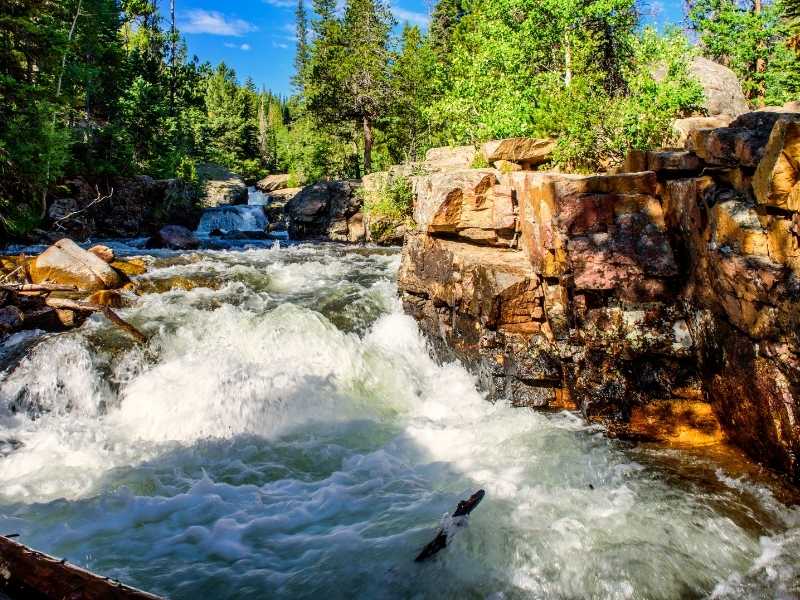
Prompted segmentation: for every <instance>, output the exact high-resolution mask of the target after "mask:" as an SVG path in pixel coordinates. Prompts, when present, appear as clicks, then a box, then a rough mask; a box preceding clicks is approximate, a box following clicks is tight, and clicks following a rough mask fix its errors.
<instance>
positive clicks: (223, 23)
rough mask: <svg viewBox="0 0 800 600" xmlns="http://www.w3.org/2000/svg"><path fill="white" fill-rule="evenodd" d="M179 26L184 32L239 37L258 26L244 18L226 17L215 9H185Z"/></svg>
mask: <svg viewBox="0 0 800 600" xmlns="http://www.w3.org/2000/svg"><path fill="white" fill-rule="evenodd" d="M180 28H181V29H182V30H183V31H184V32H185V33H208V34H211V35H230V36H233V37H241V36H243V35H244V34H246V33H250V32H251V31H256V30H257V29H258V27H256V26H255V25H253V24H252V23H250V22H248V21H245V20H244V19H237V18H235V17H228V16H225V15H223V14H222V13H221V12H217V11H216V10H203V9H200V8H198V9H194V10H190V11H187V12H186V14H185V15H184V16H183V18H182V23H181V25H180Z"/></svg>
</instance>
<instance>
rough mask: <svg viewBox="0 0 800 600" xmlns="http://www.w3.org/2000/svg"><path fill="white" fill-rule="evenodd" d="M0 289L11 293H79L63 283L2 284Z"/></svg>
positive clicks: (74, 287)
mask: <svg viewBox="0 0 800 600" xmlns="http://www.w3.org/2000/svg"><path fill="white" fill-rule="evenodd" d="M0 289H3V290H8V291H9V292H77V291H78V288H77V287H76V286H74V285H65V284H62V283H13V284H8V283H6V284H2V285H0Z"/></svg>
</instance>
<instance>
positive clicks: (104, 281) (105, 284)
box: [30, 238, 121, 291]
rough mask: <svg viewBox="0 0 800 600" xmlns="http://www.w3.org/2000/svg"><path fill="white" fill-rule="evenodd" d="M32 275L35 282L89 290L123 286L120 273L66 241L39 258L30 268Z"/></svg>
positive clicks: (54, 246) (50, 248) (70, 241)
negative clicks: (73, 286)
mask: <svg viewBox="0 0 800 600" xmlns="http://www.w3.org/2000/svg"><path fill="white" fill-rule="evenodd" d="M30 275H31V280H32V281H33V283H60V284H65V285H75V286H77V287H78V289H80V290H87V291H94V290H103V289H108V288H114V287H117V286H119V285H120V283H121V280H120V276H119V274H118V273H117V272H116V271H115V270H114V269H112V268H111V266H109V265H108V264H107V263H106V262H105V261H104V260H102V259H100V258H98V257H97V256H96V255H94V254H92V253H90V252H87V251H86V250H84V249H82V248H81V247H80V246H78V245H77V244H76V243H75V242H73V241H72V240H70V239H66V238H65V239H63V240H59V241H58V242H56V243H55V244H53V245H52V246H50V247H49V248H48V249H47V250H45V251H44V252H42V253H41V254H40V255H39V256H37V257H36V260H35V261H33V263H31V265H30Z"/></svg>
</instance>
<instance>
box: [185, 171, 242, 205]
mask: <svg viewBox="0 0 800 600" xmlns="http://www.w3.org/2000/svg"><path fill="white" fill-rule="evenodd" d="M197 174H198V176H200V177H201V178H202V179H205V188H204V190H203V192H204V194H203V197H202V199H201V204H202V206H203V208H213V207H216V206H224V205H228V204H246V203H247V185H246V184H245V182H244V181H243V180H242V178H241V177H239V176H238V175H236V174H235V173H232V172H231V171H228V170H227V169H226V168H224V167H220V166H219V165H212V164H208V163H206V164H202V165H198V167H197Z"/></svg>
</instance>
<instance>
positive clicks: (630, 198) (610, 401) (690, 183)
mask: <svg viewBox="0 0 800 600" xmlns="http://www.w3.org/2000/svg"><path fill="white" fill-rule="evenodd" d="M798 127H800V125H798V120H797V115H795V114H792V113H786V112H781V111H761V112H756V113H746V114H743V115H741V116H739V117H738V118H736V119H734V120H733V121H732V122H730V123H729V126H725V127H721V128H716V129H711V128H701V129H697V130H695V131H694V132H692V133H691V135H690V136H689V139H688V140H687V148H686V150H665V151H658V152H643V153H641V152H640V153H631V156H629V157H628V161H627V164H626V167H627V169H628V170H631V171H633V172H624V173H620V174H615V175H590V176H583V175H566V174H561V173H549V172H534V171H529V170H517V171H510V172H505V173H501V172H499V171H496V170H492V169H483V170H474V169H470V170H464V169H461V170H454V171H450V172H444V173H442V172H439V173H433V174H429V175H422V176H418V177H417V178H416V181H415V207H414V210H415V220H416V222H417V228H416V230H415V231H413V232H411V233H409V235H407V237H406V243H405V246H404V251H403V261H402V266H401V271H400V276H399V286H400V290H401V295H402V299H403V303H404V306H405V308H406V310H407V311H408V312H410V313H411V314H413V315H414V316H415V317H416V318H417V319H419V320H420V323H421V324H422V327H423V328H424V329H425V330H426V331H427V332H428V334H429V335H430V336H431V337H432V339H434V340H435V345H437V346H438V348H439V350H440V351H441V352H442V353H443V354H444V355H455V356H458V357H459V358H461V359H463V360H464V361H465V362H466V363H467V364H468V365H469V366H470V367H471V368H472V370H473V372H475V373H476V374H477V375H478V377H479V379H480V381H481V384H482V385H483V387H484V388H485V389H486V390H487V392H488V394H489V396H490V398H492V399H499V398H504V399H508V400H510V401H511V402H513V403H514V404H517V405H524V406H533V407H540V408H559V407H564V406H569V405H570V403H574V404H575V405H576V406H577V407H578V408H580V409H581V410H582V411H583V413H584V414H585V415H586V416H588V417H592V418H603V419H605V420H609V421H610V422H612V423H615V424H617V427H616V429H615V430H616V431H622V432H624V433H625V434H626V435H631V436H633V437H635V436H636V435H643V436H645V437H648V436H651V437H653V436H654V437H658V436H659V435H661V436H662V438H664V439H669V440H680V439H684V440H690V439H700V440H704V439H707V438H708V439H715V438H717V437H719V435H720V432H724V435H725V436H727V438H728V439H729V440H731V441H733V442H735V443H736V444H738V445H739V446H740V447H741V448H742V449H743V450H744V451H745V452H747V453H748V454H749V455H750V456H751V457H752V458H754V459H756V460H758V461H761V462H762V463H765V464H767V465H769V466H771V467H774V468H776V469H777V470H779V471H781V472H783V473H786V474H788V475H789V476H790V477H791V478H792V479H794V480H795V481H798V480H800V462H798V457H800V336H798V331H800V322H798V321H800V245H799V242H800V229H798V227H799V226H800V215H798V213H797V211H798V210H800V207H799V206H798V203H797V202H796V201H795V200H796V199H795V196H797V194H798V193H799V192H798V190H799V189H800V187H798V171H797V165H798V164H800V142H799V141H798V140H800V133H799V131H800V130H798ZM704 407H706V408H704ZM692 415H694V416H692ZM659 418H660V419H661V420H662V421H663V423H662V426H661V427H658V426H656V425H654V424H655V423H656V422H657V421H658V419H659ZM670 421H672V425H669V423H668V422H670ZM687 427H688V428H689V429H691V430H692V431H693V433H692V434H691V435H689V434H687V433H686V432H687V431H688V429H687ZM692 428H693V429H692ZM637 431H638V432H639V433H638V434H637V433H636V432H637ZM659 431H660V432H661V433H658V432H659Z"/></svg>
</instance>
